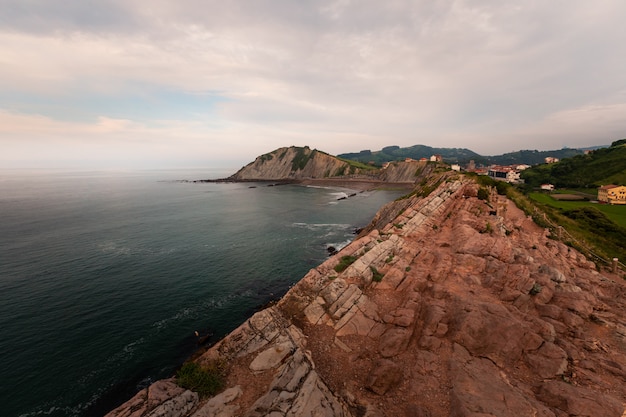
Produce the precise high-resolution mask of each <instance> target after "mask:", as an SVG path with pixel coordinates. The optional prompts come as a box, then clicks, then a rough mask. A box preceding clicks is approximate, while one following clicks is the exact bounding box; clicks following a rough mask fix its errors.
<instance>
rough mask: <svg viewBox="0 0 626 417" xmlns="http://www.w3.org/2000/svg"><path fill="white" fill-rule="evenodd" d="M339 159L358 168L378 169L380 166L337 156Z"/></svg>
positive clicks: (366, 169)
mask: <svg viewBox="0 0 626 417" xmlns="http://www.w3.org/2000/svg"><path fill="white" fill-rule="evenodd" d="M337 159H339V160H340V161H343V162H345V163H347V164H348V165H350V167H354V168H356V169H362V170H365V171H375V170H377V169H378V167H375V166H373V165H369V164H364V163H363V162H359V161H354V160H352V159H345V158H339V157H337Z"/></svg>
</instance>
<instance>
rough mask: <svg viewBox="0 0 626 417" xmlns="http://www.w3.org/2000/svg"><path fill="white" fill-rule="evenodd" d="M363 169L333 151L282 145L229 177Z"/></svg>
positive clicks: (303, 175)
mask: <svg viewBox="0 0 626 417" xmlns="http://www.w3.org/2000/svg"><path fill="white" fill-rule="evenodd" d="M355 173H360V171H359V170H358V169H357V168H356V167H352V168H351V166H350V164H349V163H348V162H346V161H343V160H340V159H338V158H336V157H334V156H332V155H329V154H327V153H324V152H321V151H318V150H316V149H310V148H309V147H307V146H305V147H302V148H301V147H296V146H291V147H288V148H279V149H276V150H275V151H273V152H270V153H266V154H263V155H261V156H259V157H257V158H256V159H255V160H254V161H253V162H251V163H249V164H248V165H246V166H245V167H243V168H241V169H240V170H239V171H237V172H236V173H235V174H233V175H232V176H231V177H229V178H228V179H230V180H233V181H250V180H297V179H303V178H329V177H341V176H345V175H348V174H355Z"/></svg>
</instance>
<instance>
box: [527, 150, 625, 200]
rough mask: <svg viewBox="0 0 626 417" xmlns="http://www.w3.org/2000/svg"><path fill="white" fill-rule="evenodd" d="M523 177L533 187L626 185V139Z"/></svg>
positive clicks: (535, 168)
mask: <svg viewBox="0 0 626 417" xmlns="http://www.w3.org/2000/svg"><path fill="white" fill-rule="evenodd" d="M522 178H523V179H524V180H525V181H526V184H527V185H528V186H529V187H538V186H540V185H541V184H544V183H550V184H554V185H555V186H556V187H561V188H562V187H573V188H592V187H598V186H600V185H605V184H611V183H613V184H626V139H622V140H618V141H615V142H613V143H612V144H611V146H610V147H608V148H602V149H596V150H594V151H593V152H591V153H589V154H587V155H576V156H574V157H572V158H567V159H564V160H562V161H560V162H557V163H555V164H543V165H538V166H536V167H533V168H530V169H527V170H526V171H524V172H523V173H522Z"/></svg>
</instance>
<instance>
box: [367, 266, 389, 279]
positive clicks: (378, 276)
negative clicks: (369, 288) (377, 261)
mask: <svg viewBox="0 0 626 417" xmlns="http://www.w3.org/2000/svg"><path fill="white" fill-rule="evenodd" d="M370 271H372V281H374V282H380V281H382V280H383V277H384V276H385V274H381V273H380V272H378V269H376V268H375V267H373V266H370Z"/></svg>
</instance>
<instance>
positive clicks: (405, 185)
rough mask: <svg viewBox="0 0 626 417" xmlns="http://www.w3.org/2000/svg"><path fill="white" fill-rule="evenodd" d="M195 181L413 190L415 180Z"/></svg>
mask: <svg viewBox="0 0 626 417" xmlns="http://www.w3.org/2000/svg"><path fill="white" fill-rule="evenodd" d="M189 182H193V183H205V182H206V183H262V182H264V183H270V184H271V185H285V184H296V185H311V186H320V187H337V188H347V189H350V190H355V191H372V190H381V189H397V190H412V189H413V188H414V187H415V183H414V182H390V181H383V180H375V179H363V178H301V179H244V180H238V179H233V178H219V179H215V180H210V179H206V180H193V181H189Z"/></svg>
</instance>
